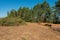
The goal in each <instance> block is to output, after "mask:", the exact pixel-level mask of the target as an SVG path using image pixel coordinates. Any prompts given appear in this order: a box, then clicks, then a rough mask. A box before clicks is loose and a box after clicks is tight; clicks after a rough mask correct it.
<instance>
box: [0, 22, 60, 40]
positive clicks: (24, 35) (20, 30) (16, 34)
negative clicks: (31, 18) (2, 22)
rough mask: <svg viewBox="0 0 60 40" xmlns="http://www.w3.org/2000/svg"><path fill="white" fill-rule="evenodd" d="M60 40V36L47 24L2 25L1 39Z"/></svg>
mask: <svg viewBox="0 0 60 40" xmlns="http://www.w3.org/2000/svg"><path fill="white" fill-rule="evenodd" d="M25 39H26V40H60V36H59V35H58V34H56V33H55V32H53V31H52V30H51V29H49V28H48V27H46V26H43V25H42V24H37V23H28V24H27V25H22V26H15V27H13V26H11V27H2V26H0V40H25Z"/></svg>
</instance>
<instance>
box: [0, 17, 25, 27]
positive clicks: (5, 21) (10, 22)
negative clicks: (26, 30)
mask: <svg viewBox="0 0 60 40" xmlns="http://www.w3.org/2000/svg"><path fill="white" fill-rule="evenodd" d="M22 24H25V21H24V20H22V19H21V18H17V17H16V18H14V17H12V18H2V19H0V25H1V26H19V25H22Z"/></svg>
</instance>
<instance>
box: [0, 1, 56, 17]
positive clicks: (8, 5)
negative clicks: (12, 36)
mask: <svg viewBox="0 0 60 40" xmlns="http://www.w3.org/2000/svg"><path fill="white" fill-rule="evenodd" d="M46 1H47V2H48V3H49V4H50V6H53V5H54V4H55V2H56V0H46ZM43 2H44V0H0V17H5V16H6V15H7V11H10V10H12V9H16V10H18V9H19V8H20V7H29V8H33V7H34V5H36V4H37V3H43Z"/></svg>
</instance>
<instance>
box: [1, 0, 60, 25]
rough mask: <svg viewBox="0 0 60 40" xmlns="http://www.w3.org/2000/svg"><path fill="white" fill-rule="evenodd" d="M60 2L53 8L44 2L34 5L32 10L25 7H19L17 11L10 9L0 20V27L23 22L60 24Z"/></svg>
mask: <svg viewBox="0 0 60 40" xmlns="http://www.w3.org/2000/svg"><path fill="white" fill-rule="evenodd" d="M58 13H60V1H59V0H58V1H57V2H56V4H55V6H54V7H53V9H52V8H51V7H50V5H49V4H48V3H47V2H46V1H44V2H43V3H42V4H41V3H38V4H36V5H35V6H34V7H33V8H32V9H29V8H27V7H20V8H19V9H18V10H17V11H16V10H15V9H12V10H11V11H9V12H7V17H5V18H0V25H5V26H8V25H10V26H13V25H20V24H23V23H25V22H47V23H56V24H57V23H60V17H59V16H57V14H58Z"/></svg>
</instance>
